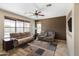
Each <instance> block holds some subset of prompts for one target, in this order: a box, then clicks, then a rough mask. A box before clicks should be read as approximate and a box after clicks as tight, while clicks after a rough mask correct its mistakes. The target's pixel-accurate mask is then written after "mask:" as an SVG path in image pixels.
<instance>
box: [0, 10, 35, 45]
mask: <svg viewBox="0 0 79 59" xmlns="http://www.w3.org/2000/svg"><path fill="white" fill-rule="evenodd" d="M4 16H10V17H14V18H17V19H23V20H28V21H30V22H31V29H30V31H31V33H32V34H34V33H35V32H34V26H35V21H34V20H32V19H29V18H27V17H24V16H21V15H17V14H14V13H11V12H8V11H5V10H0V46H1V40H2V39H3V37H4Z"/></svg>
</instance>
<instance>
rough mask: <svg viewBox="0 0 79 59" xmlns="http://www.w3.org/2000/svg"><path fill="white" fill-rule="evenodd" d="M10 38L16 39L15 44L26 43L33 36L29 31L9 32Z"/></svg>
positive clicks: (31, 39)
mask: <svg viewBox="0 0 79 59" xmlns="http://www.w3.org/2000/svg"><path fill="white" fill-rule="evenodd" d="M10 37H11V38H14V39H15V41H17V46H18V45H21V44H23V43H28V42H31V41H33V36H32V35H31V34H30V33H29V32H24V33H11V34H10Z"/></svg>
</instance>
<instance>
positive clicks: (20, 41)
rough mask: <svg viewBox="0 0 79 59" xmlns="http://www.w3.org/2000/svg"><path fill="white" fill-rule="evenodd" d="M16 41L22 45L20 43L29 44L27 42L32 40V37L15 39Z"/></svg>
mask: <svg viewBox="0 0 79 59" xmlns="http://www.w3.org/2000/svg"><path fill="white" fill-rule="evenodd" d="M17 40H18V44H22V43H25V42H29V41H31V40H33V36H29V37H26V38H22V39H17Z"/></svg>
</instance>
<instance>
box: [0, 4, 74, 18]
mask: <svg viewBox="0 0 79 59" xmlns="http://www.w3.org/2000/svg"><path fill="white" fill-rule="evenodd" d="M71 5H72V4H69V3H52V6H51V7H48V8H45V9H44V10H43V11H42V14H44V15H45V16H40V17H38V18H37V17H35V16H30V15H29V14H27V13H28V12H33V11H34V10H35V9H38V8H44V7H45V6H46V4H45V3H0V8H2V9H5V10H7V11H10V12H14V13H16V14H19V15H23V16H26V17H28V18H32V19H45V18H51V17H58V16H64V15H66V13H67V11H68V10H69V9H70V7H71Z"/></svg>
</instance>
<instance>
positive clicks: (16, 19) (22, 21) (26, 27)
mask: <svg viewBox="0 0 79 59" xmlns="http://www.w3.org/2000/svg"><path fill="white" fill-rule="evenodd" d="M5 20H12V21H15V27H5V25H4V38H10V37H5V31H6V30H5V28H10V31H11V28H14V29H15V30H14V31H15V32H13V33H21V32H17V28H23V32H27V31H24V29H25V28H27V27H24V23H29V24H31V23H30V22H29V21H23V20H17V19H16V20H15V19H11V18H6V17H5V19H4V24H5ZM17 21H20V22H23V26H22V27H17ZM28 28H29V31H28V32H30V25H29V27H28ZM6 33H7V32H6Z"/></svg>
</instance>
